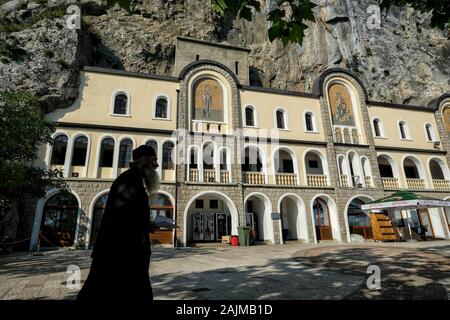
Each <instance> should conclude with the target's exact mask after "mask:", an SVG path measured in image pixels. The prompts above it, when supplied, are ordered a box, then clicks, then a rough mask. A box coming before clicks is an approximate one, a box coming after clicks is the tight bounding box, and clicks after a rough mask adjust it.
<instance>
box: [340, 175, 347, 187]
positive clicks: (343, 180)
mask: <svg viewBox="0 0 450 320" xmlns="http://www.w3.org/2000/svg"><path fill="white" fill-rule="evenodd" d="M341 187H348V177H347V175H345V174H343V175H341Z"/></svg>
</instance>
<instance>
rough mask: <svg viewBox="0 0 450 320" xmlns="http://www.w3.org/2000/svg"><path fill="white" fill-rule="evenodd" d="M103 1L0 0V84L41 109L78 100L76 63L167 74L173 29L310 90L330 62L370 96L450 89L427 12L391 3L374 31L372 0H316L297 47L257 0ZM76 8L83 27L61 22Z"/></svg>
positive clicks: (256, 78)
mask: <svg viewBox="0 0 450 320" xmlns="http://www.w3.org/2000/svg"><path fill="white" fill-rule="evenodd" d="M105 2H106V1H101V0H73V1H70V0H69V1H63V0H48V1H44V0H13V1H4V0H0V6H1V9H0V10H1V13H0V91H1V90H17V89H22V90H30V91H32V92H34V93H35V94H37V95H38V96H39V97H41V99H42V101H43V102H44V103H45V105H46V107H47V110H51V109H54V108H59V107H67V106H68V105H70V103H71V102H72V101H73V100H74V99H75V98H76V96H77V94H78V91H77V87H78V72H79V68H80V66H82V65H91V66H101V67H108V68H115V69H123V70H127V71H135V72H144V73H146V72H150V73H157V74H171V73H172V69H173V65H174V57H175V38H176V36H187V37H193V38H197V39H202V40H207V41H214V42H219V43H229V44H233V45H238V46H244V47H248V48H250V49H251V53H250V65H251V66H252V67H251V70H250V72H251V79H252V82H253V84H255V85H262V86H265V87H273V88H281V89H289V90H298V91H307V92H308V91H310V90H311V87H312V84H313V81H314V79H315V78H316V77H317V76H318V75H319V74H320V73H321V72H322V71H323V70H325V69H326V68H329V67H333V66H340V67H344V68H348V69H350V70H352V71H353V72H354V73H356V74H357V75H358V76H359V77H360V78H361V80H362V81H363V82H364V84H365V86H366V87H367V90H368V93H369V98H370V99H371V100H380V101H385V102H395V103H410V104H426V103H427V102H428V101H430V100H431V99H432V98H434V97H436V96H438V95H441V94H443V93H444V92H448V91H450V90H449V88H450V63H449V62H450V41H449V40H448V34H447V31H443V30H439V29H434V28H430V27H429V22H430V14H421V13H417V12H414V10H412V9H411V8H407V7H405V8H392V9H391V10H390V11H389V12H387V13H383V14H382V16H381V27H380V28H378V29H377V28H376V29H370V28H368V26H367V20H368V19H369V17H370V15H371V14H370V13H367V8H368V7H369V5H371V4H376V3H377V2H376V1H375V0H373V1H371V0H362V1H356V0H314V2H315V3H316V4H317V7H316V8H315V9H314V12H315V17H316V22H315V23H308V25H309V28H308V30H307V33H306V37H305V40H304V42H303V45H302V46H300V45H298V44H295V45H293V44H289V45H288V46H286V47H283V45H282V44H281V42H279V41H275V42H273V43H271V42H270V41H269V40H268V37H267V32H266V30H267V26H268V25H267V22H266V21H265V17H264V15H265V13H267V11H268V10H270V9H271V8H272V6H274V2H275V1H273V0H272V1H271V0H262V2H263V10H262V12H261V13H255V14H254V16H253V21H252V22H248V21H242V20H236V21H233V20H231V19H224V18H221V17H218V16H217V15H216V14H215V13H214V12H213V11H212V9H211V7H210V5H209V1H200V0H184V1H183V0H134V1H132V6H131V12H127V11H125V10H123V9H121V8H120V7H119V6H115V7H112V8H110V7H107V6H106V3H105ZM70 4H77V5H79V6H80V8H81V9H82V28H81V30H78V31H74V30H70V29H68V28H67V27H66V19H67V18H68V16H69V15H67V14H66V11H65V10H66V8H67V7H68V6H69V5H70Z"/></svg>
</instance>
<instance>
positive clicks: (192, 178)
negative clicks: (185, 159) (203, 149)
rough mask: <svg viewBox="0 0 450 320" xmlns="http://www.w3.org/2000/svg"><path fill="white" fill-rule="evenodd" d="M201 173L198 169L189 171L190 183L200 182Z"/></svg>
mask: <svg viewBox="0 0 450 320" xmlns="http://www.w3.org/2000/svg"><path fill="white" fill-rule="evenodd" d="M198 180H199V172H198V169H189V181H193V182H198Z"/></svg>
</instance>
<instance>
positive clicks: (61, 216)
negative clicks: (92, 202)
mask: <svg viewBox="0 0 450 320" xmlns="http://www.w3.org/2000/svg"><path fill="white" fill-rule="evenodd" d="M78 210H79V204H78V200H77V198H75V196H74V195H73V194H71V193H59V194H57V195H55V196H53V197H52V198H50V199H49V200H48V201H47V203H46V204H45V207H44V213H43V216H42V223H41V232H42V235H43V237H42V243H41V245H42V246H44V247H53V246H55V245H57V246H58V247H68V246H71V245H73V243H74V240H75V229H76V225H77V217H78Z"/></svg>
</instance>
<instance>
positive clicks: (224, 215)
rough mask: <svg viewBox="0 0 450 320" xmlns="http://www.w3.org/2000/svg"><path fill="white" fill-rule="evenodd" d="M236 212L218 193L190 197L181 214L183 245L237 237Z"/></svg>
mask: <svg viewBox="0 0 450 320" xmlns="http://www.w3.org/2000/svg"><path fill="white" fill-rule="evenodd" d="M237 226H238V210H237V208H236V206H235V205H234V203H233V201H232V200H231V199H230V198H229V197H228V196H227V195H226V194H224V193H222V192H219V191H203V192H200V193H198V194H197V195H195V196H194V197H192V199H191V200H190V201H189V202H188V203H187V205H186V207H185V209H184V214H183V243H184V246H187V244H188V243H196V242H205V241H206V242H217V241H220V240H221V236H226V235H237V234H238V231H237Z"/></svg>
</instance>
